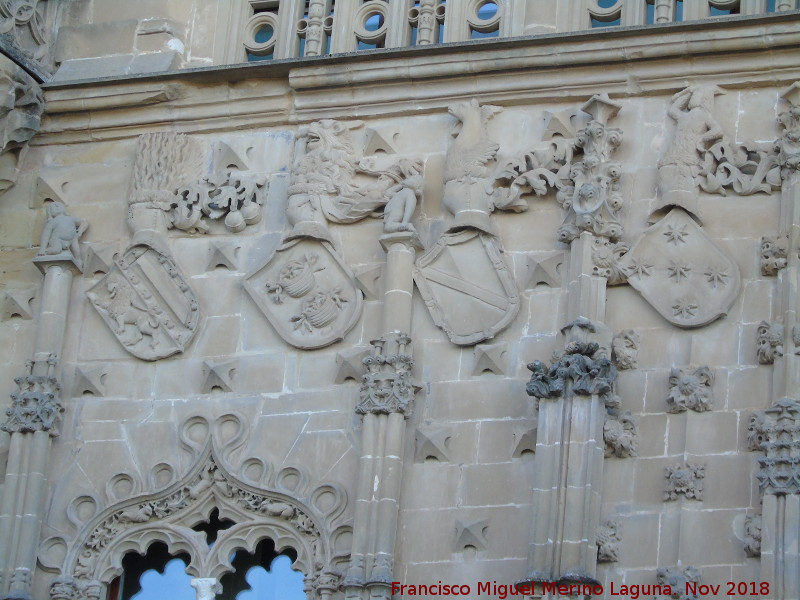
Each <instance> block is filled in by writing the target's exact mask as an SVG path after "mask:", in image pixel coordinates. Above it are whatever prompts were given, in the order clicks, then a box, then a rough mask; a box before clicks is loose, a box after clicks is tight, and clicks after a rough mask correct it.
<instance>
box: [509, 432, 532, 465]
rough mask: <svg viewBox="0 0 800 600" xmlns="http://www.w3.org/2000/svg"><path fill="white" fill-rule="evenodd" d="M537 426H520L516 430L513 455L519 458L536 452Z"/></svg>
mask: <svg viewBox="0 0 800 600" xmlns="http://www.w3.org/2000/svg"><path fill="white" fill-rule="evenodd" d="M536 433H537V429H536V427H519V428H518V429H515V430H514V450H513V452H512V453H511V456H513V457H514V458H519V457H521V456H522V455H524V454H533V453H534V452H536Z"/></svg>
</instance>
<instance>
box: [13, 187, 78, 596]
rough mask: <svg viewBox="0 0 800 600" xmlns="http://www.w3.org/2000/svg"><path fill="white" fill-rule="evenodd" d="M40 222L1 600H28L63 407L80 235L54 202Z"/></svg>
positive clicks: (16, 411)
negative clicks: (61, 371)
mask: <svg viewBox="0 0 800 600" xmlns="http://www.w3.org/2000/svg"><path fill="white" fill-rule="evenodd" d="M46 211H47V222H46V223H45V226H44V230H43V232H42V239H41V245H40V247H39V253H38V254H37V256H36V257H35V258H34V259H33V262H34V264H35V265H36V266H37V267H38V268H39V269H40V270H41V271H42V272H43V273H44V285H43V289H42V294H41V303H40V307H39V316H38V320H37V325H36V334H35V339H34V344H33V356H32V358H31V360H30V361H28V373H27V374H25V375H24V376H22V377H17V378H16V380H15V381H16V382H17V385H18V386H19V391H18V392H16V393H14V394H12V396H11V397H12V404H11V407H10V408H9V409H7V410H6V416H7V417H8V418H7V420H6V421H5V422H4V423H3V424H2V425H0V429H2V430H3V431H6V432H8V433H10V434H11V440H10V445H9V452H8V469H7V472H6V477H5V486H4V490H3V491H4V496H3V498H4V502H3V504H2V506H0V539H2V540H3V542H2V544H0V597H3V598H30V597H31V577H32V574H33V572H34V569H35V567H36V545H37V543H38V541H39V535H40V529H41V522H42V517H43V515H44V507H45V501H46V491H47V479H46V477H47V473H48V468H47V465H48V461H49V454H50V445H51V438H52V437H55V436H57V435H59V433H60V427H61V415H62V413H63V411H64V407H63V405H62V404H61V399H60V397H59V392H60V389H61V386H60V383H59V378H58V372H57V366H58V356H59V355H60V354H61V350H62V346H63V343H64V333H65V330H66V325H67V315H68V314H69V300H70V292H71V287H72V278H73V275H74V274H75V273H80V272H81V271H80V269H81V261H80V248H79V246H78V242H79V240H80V237H81V235H82V234H83V233H84V231H85V230H86V228H87V222H86V221H85V220H84V219H81V218H77V217H72V216H70V215H69V214H68V213H67V210H66V207H65V206H64V205H63V204H62V203H60V202H53V203H50V204H48V205H47V207H46Z"/></svg>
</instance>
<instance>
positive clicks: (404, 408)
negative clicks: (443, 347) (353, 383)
mask: <svg viewBox="0 0 800 600" xmlns="http://www.w3.org/2000/svg"><path fill="white" fill-rule="evenodd" d="M371 343H372V346H373V350H372V353H371V354H370V356H367V357H366V358H365V359H364V360H363V363H364V366H365V367H366V369H367V372H366V373H365V374H364V376H363V378H362V383H361V389H360V390H359V398H360V400H359V403H358V405H357V406H356V413H358V414H360V415H365V414H367V413H372V414H391V413H400V414H403V415H405V416H406V417H408V416H410V415H411V411H412V409H413V401H414V394H415V393H416V391H417V388H416V386H415V385H414V382H413V379H412V377H411V368H412V367H413V366H414V359H413V358H411V355H410V354H408V352H407V348H408V346H409V345H410V344H411V338H410V337H409V336H408V334H405V333H402V332H399V331H395V332H392V333H390V334H387V335H385V336H383V337H381V338H379V339H377V340H373V341H372V342H371Z"/></svg>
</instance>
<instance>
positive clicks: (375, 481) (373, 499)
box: [345, 232, 418, 600]
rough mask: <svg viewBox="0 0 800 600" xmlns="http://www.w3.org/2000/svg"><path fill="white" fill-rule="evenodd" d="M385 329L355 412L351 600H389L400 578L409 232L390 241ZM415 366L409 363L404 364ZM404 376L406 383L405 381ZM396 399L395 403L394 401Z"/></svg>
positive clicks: (389, 237)
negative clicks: (382, 396) (384, 398)
mask: <svg viewBox="0 0 800 600" xmlns="http://www.w3.org/2000/svg"><path fill="white" fill-rule="evenodd" d="M381 243H382V244H383V246H384V248H385V249H386V251H387V256H386V267H385V270H384V281H385V289H384V293H383V300H384V304H383V318H382V328H383V331H384V335H383V336H382V337H380V338H378V339H377V340H374V341H373V342H372V343H373V346H374V349H373V354H372V356H371V357H370V358H367V359H365V361H364V363H365V365H366V366H367V374H366V375H365V377H364V379H365V383H364V385H362V388H361V403H360V404H359V407H358V408H357V412H359V413H361V414H363V415H364V418H363V432H362V447H361V459H360V469H359V477H358V484H357V490H358V492H357V493H358V497H357V498H356V508H355V515H354V519H353V548H352V552H351V562H350V568H349V569H348V572H347V577H346V579H345V595H346V597H347V598H348V599H353V600H355V599H357V598H358V599H362V600H366V599H367V598H372V599H376V600H377V599H382V598H387V597H391V583H392V581H393V580H394V579H395V578H394V576H393V570H394V549H395V545H396V541H397V521H398V516H399V511H400V505H399V500H400V488H401V483H402V476H403V454H404V446H405V430H406V423H405V419H406V417H407V415H408V414H410V412H411V406H410V403H411V401H412V399H413V398H412V397H413V387H412V388H411V389H410V391H408V393H406V395H405V396H402V397H401V394H402V392H400V391H398V387H396V384H397V383H398V382H400V383H404V382H406V381H407V376H408V373H401V371H403V370H404V369H406V368H410V338H409V337H408V335H407V333H406V332H408V331H409V330H410V328H411V318H412V302H411V300H412V291H413V278H412V273H413V265H414V256H415V246H416V245H417V244H418V242H417V240H416V236H415V235H413V234H412V233H410V232H401V233H392V234H386V235H384V236H383V237H382V238H381ZM403 357H405V359H406V360H407V361H409V362H404V358H403ZM404 376H406V379H403V377H404ZM374 386H378V387H380V388H381V389H382V390H383V391H387V392H388V396H389V398H390V403H387V404H385V405H376V404H374V403H371V402H372V400H373V399H372V398H371V397H370V394H369V393H370V391H371V387H374ZM392 399H393V400H395V401H396V402H395V403H394V404H392V403H391V400H392Z"/></svg>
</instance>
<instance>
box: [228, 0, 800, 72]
mask: <svg viewBox="0 0 800 600" xmlns="http://www.w3.org/2000/svg"><path fill="white" fill-rule="evenodd" d="M241 1H242V2H243V4H244V5H245V6H244V7H243V10H244V14H243V17H242V19H241V21H243V22H244V25H243V27H241V36H242V37H241V44H237V45H236V47H235V48H233V49H232V54H231V55H230V56H229V60H228V62H230V63H235V62H243V61H245V60H247V61H251V62H252V61H262V60H272V59H280V58H293V57H302V56H322V55H326V54H338V53H343V52H354V51H360V50H371V49H376V48H398V47H404V46H425V45H431V44H440V43H447V42H463V41H467V40H472V39H480V38H490V37H496V38H506V37H516V36H523V35H530V34H536V33H562V32H570V31H582V30H587V29H592V28H597V27H614V26H627V25H649V24H661V23H672V22H680V21H692V20H697V19H704V18H708V17H720V16H729V15H759V14H767V13H773V12H781V11H789V10H794V9H796V8H798V6H797V5H798V0H241Z"/></svg>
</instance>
